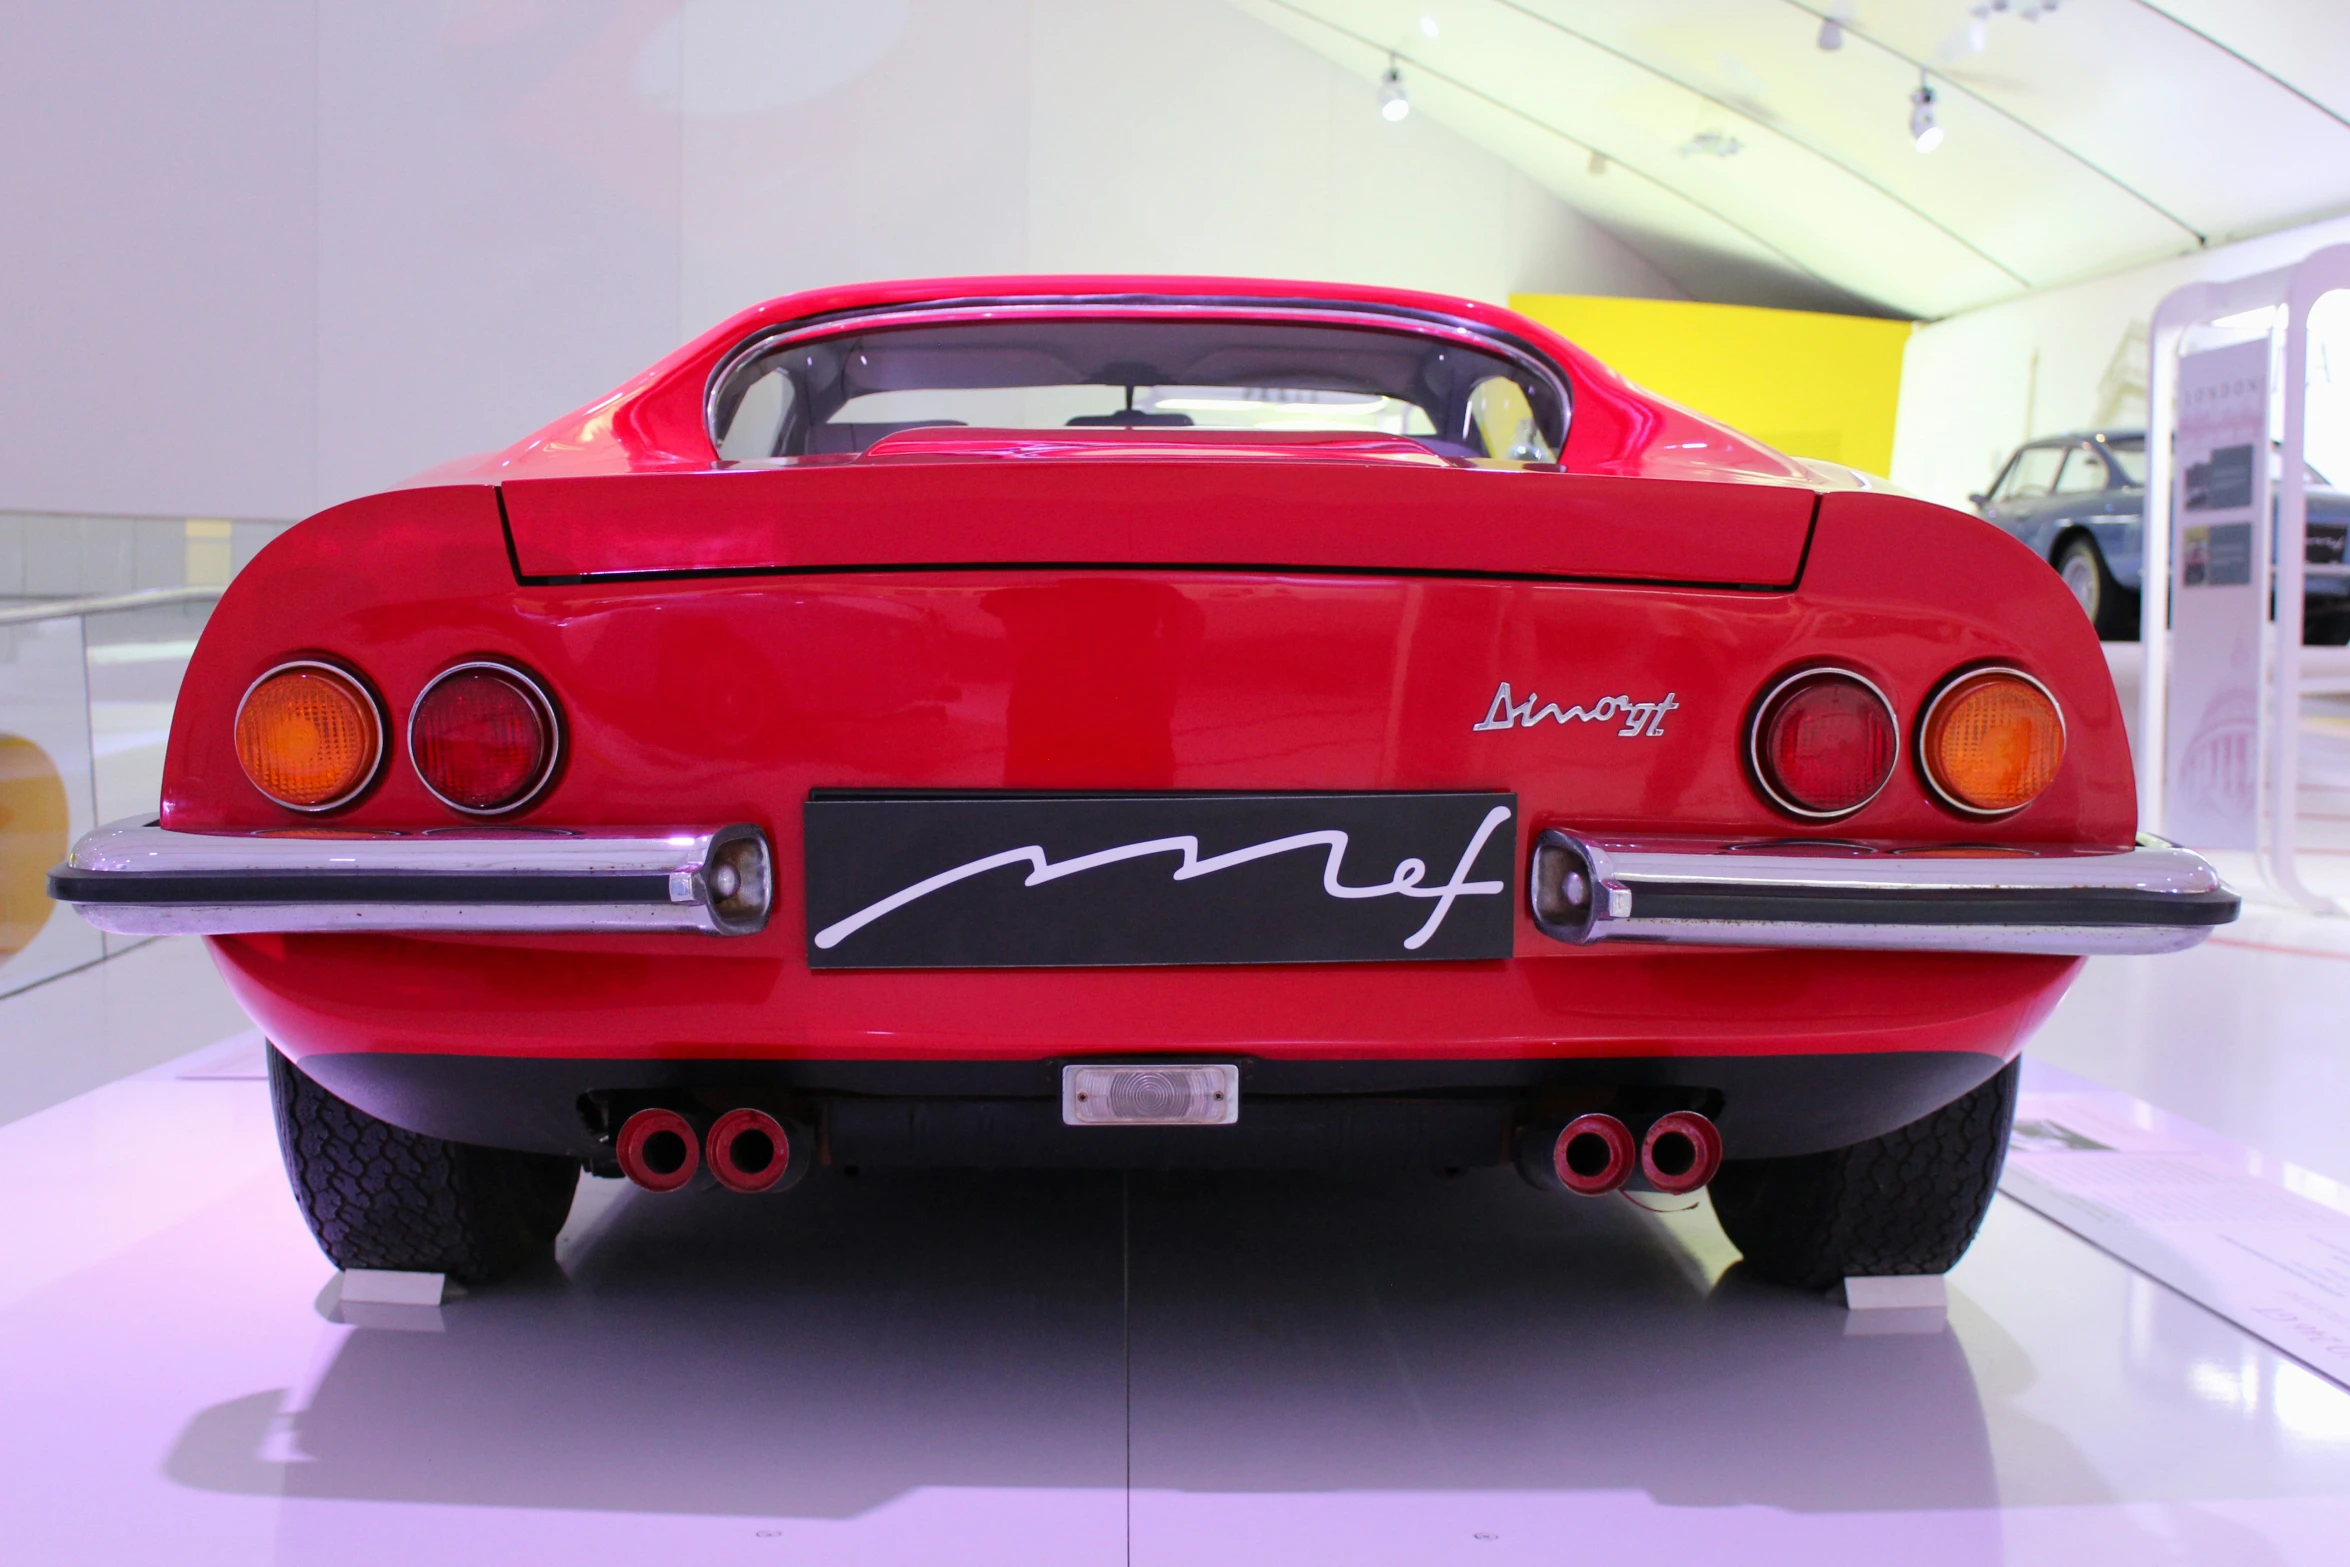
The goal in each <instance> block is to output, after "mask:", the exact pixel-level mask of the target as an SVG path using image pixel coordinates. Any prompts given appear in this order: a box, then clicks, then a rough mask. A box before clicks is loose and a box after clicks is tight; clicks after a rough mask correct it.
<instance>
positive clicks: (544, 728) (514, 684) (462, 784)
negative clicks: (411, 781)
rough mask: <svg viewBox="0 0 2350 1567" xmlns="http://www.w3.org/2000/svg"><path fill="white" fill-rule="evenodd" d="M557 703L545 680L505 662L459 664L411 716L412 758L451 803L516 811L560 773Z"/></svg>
mask: <svg viewBox="0 0 2350 1567" xmlns="http://www.w3.org/2000/svg"><path fill="white" fill-rule="evenodd" d="M557 744H558V741H557V737H556V730H555V707H554V704H553V703H552V702H550V701H548V700H547V696H546V693H545V692H544V691H542V690H540V689H539V685H538V682H537V681H535V680H533V679H531V678H530V677H529V676H528V675H525V674H523V673H522V672H521V671H520V670H518V669H510V668H508V667H507V666H506V665H504V664H460V665H458V666H457V667H456V668H455V669H451V670H448V671H445V672H444V673H442V674H441V675H440V676H439V677H438V678H437V679H435V680H434V681H433V683H432V684H431V685H428V686H426V687H425V688H424V692H423V694H422V695H420V696H419V697H417V699H416V707H415V710H414V711H413V712H411V713H410V714H409V715H408V757H409V760H410V761H412V762H414V763H415V764H416V776H417V777H419V778H421V779H423V780H424V786H425V787H426V788H427V789H430V790H431V791H432V792H433V793H434V794H435V795H436V796H438V797H439V798H440V800H441V802H442V803H443V804H445V805H451V806H454V807H456V808H457V809H458V810H460V811H464V812H466V813H468V814H470V815H476V816H487V815H494V814H495V813H497V812H500V811H511V810H513V809H514V808H515V807H517V806H519V805H522V804H524V803H526V802H527V801H529V800H530V799H531V798H532V797H533V796H534V795H536V794H537V793H538V792H539V791H540V790H541V789H543V788H545V787H546V783H547V780H548V779H549V778H551V777H553V776H554V772H555V752H556V746H557Z"/></svg>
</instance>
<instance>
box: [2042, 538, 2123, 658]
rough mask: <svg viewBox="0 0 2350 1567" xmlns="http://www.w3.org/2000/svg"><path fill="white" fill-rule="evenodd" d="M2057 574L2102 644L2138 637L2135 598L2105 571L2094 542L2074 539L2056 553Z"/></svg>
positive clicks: (2103, 561) (2101, 552)
mask: <svg viewBox="0 0 2350 1567" xmlns="http://www.w3.org/2000/svg"><path fill="white" fill-rule="evenodd" d="M2056 574H2057V575H2058V576H2060V577H2062V578H2064V585H2065V586H2066V587H2068V588H2070V589H2072V593H2073V597H2074V598H2076V599H2078V600H2079V601H2080V605H2081V613H2082V614H2084V615H2087V616H2088V617H2089V624H2090V625H2092V626H2095V627H2096V628H2097V635H2098V638H2099V639H2100V640H2101V641H2106V642H2128V641H2132V640H2134V639H2135V638H2136V637H2137V635H2138V603H2137V595H2136V594H2134V593H2130V592H2127V591H2125V590H2124V589H2123V587H2122V585H2121V584H2120V583H2118V582H2116V581H2114V580H2113V573H2112V572H2110V571H2108V570H2106V569H2105V554H2104V552H2103V551H2102V550H2100V549H2098V548H2097V541H2096V540H2095V539H2091V538H2086V537H2083V536H2080V535H2077V534H2076V535H2075V536H2074V537H2073V538H2072V539H2070V540H2068V541H2067V542H2066V544H2065V546H2064V548H2063V549H2060V550H2058V551H2057V552H2056Z"/></svg>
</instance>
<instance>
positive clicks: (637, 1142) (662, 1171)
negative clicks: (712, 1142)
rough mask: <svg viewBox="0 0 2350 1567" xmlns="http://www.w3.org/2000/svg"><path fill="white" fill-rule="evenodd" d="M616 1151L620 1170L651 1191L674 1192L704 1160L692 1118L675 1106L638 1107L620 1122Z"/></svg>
mask: <svg viewBox="0 0 2350 1567" xmlns="http://www.w3.org/2000/svg"><path fill="white" fill-rule="evenodd" d="M613 1153H614V1154H615V1155H616V1156H617V1157H618V1158H619V1160H620V1173H621V1174H622V1175H625V1176H627V1177H628V1178H629V1179H630V1180H631V1181H634V1182H635V1183H636V1184H637V1185H639V1186H641V1187H643V1188H644V1189H645V1190H646V1191H648V1192H673V1191H676V1190H678V1189H679V1188H680V1187H682V1186H684V1185H685V1184H686V1183H687V1182H689V1181H691V1180H692V1179H693V1178H694V1172H695V1171H696V1170H698V1169H700V1168H701V1164H702V1140H701V1138H700V1137H699V1136H697V1135H696V1134H695V1132H694V1124H693V1122H691V1121H689V1120H687V1119H686V1118H685V1117H684V1116H682V1115H679V1114H678V1113H677V1112H676V1111H675V1110H658V1109H656V1110H639V1111H638V1112H637V1113H636V1114H634V1115H632V1116H630V1117H629V1118H628V1119H627V1120H626V1121H623V1122H622V1123H621V1125H620V1136H619V1137H618V1138H616V1139H615V1140H614V1147H613Z"/></svg>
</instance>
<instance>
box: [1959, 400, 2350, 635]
mask: <svg viewBox="0 0 2350 1567" xmlns="http://www.w3.org/2000/svg"><path fill="white" fill-rule="evenodd" d="M2308 474H2309V542H2308V554H2307V560H2308V579H2307V582H2306V584H2305V596H2304V600H2303V614H2304V632H2303V635H2304V639H2305V640H2307V641H2310V642H2326V643H2334V644H2337V645H2339V644H2342V643H2346V642H2350V563H2346V562H2345V561H2344V559H2343V540H2344V538H2345V536H2346V535H2350V494H2345V493H2344V492H2342V491H2340V490H2337V489H2335V488H2333V487H2332V486H2331V485H2329V484H2328V483H2327V482H2326V480H2325V477H2324V476H2323V475H2322V474H2320V473H2319V472H2318V471H2317V470H2316V469H2314V468H2311V469H2309V470H2308ZM1971 499H1972V500H1973V501H1974V503H1975V509H1976V510H1977V511H1979V512H1981V513H1982V514H1983V516H1984V517H1985V518H1986V519H1988V520H1989V521H1990V522H1992V523H1993V524H1995V525H1996V526H1998V527H1999V528H2001V529H2003V530H2005V531H2006V532H2008V533H2011V534H2013V535H2015V536H2016V537H2017V538H2019V539H2021V540H2022V541H2023V542H2024V543H2025V545H2027V546H2028V547H2029V548H2030V549H2031V550H2032V551H2033V552H2034V553H2036V554H2037V555H2039V557H2040V558H2041V559H2042V560H2045V561H2047V562H2048V564H2050V565H2051V566H2054V567H2055V568H2056V570H2057V574H2058V575H2059V576H2061V577H2063V578H2064V582H2065V586H2066V587H2068V588H2071V589H2072V590H2073V597H2075V598H2077V599H2079V600H2080V601H2081V608H2082V610H2083V611H2084V612H2085V613H2087V615H2088V617H2089V619H2090V620H2091V621H2092V622H2094V623H2095V625H2096V627H2097V634H2098V635H2099V636H2101V637H2103V638H2105V639H2106V640H2107V641H2109V642H2118V641H2129V640H2133V639H2135V638H2136V636H2137V635H2138V585H2139V582H2140V580H2141V577H2140V571H2141V567H2142V565H2143V561H2144V554H2145V548H2144V542H2143V540H2144V535H2145V531H2146V528H2145V525H2146V434H2145V432H2144V431H2142V430H2086V431H2080V432H2077V433H2075V434H2071V435H2052V436H2048V437H2046V438H2044V439H2042V440H2037V441H2031V442H2028V443H2026V444H2025V445H2023V446H2021V447H2019V448H2017V449H2016V452H2015V454H2014V455H2013V456H2011V457H2009V458H2008V459H2007V466H2005V467H2004V468H2002V469H2000V470H1999V477H1998V478H1997V479H1996V480H1995V481H1993V483H1992V485H1991V489H1990V492H1989V493H1988V494H1984V495H1977V496H1973V497H1971Z"/></svg>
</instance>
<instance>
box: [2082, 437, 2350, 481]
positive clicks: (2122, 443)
mask: <svg viewBox="0 0 2350 1567" xmlns="http://www.w3.org/2000/svg"><path fill="white" fill-rule="evenodd" d="M2269 447H2270V450H2269V464H2268V476H2269V478H2270V479H2272V480H2273V479H2277V478H2279V477H2281V475H2282V471H2283V462H2284V457H2283V452H2282V450H2281V449H2280V447H2279V443H2277V442H2275V441H2271V442H2270V443H2269ZM2105 453H2106V455H2107V456H2109V457H2111V458H2112V459H2113V460H2114V464H2115V465H2116V466H2117V467H2119V468H2120V469H2121V471H2122V479H2123V482H2124V483H2127V484H2144V483H2145V482H2146V437H2144V436H2143V435H2122V436H2111V437H2108V438H2107V439H2106V441H2105ZM2301 472H2302V475H2303V477H2304V478H2305V479H2306V480H2307V482H2308V483H2311V484H2316V485H2325V486H2328V487H2330V486H2331V484H2332V481H2331V480H2329V479H2328V478H2327V477H2326V476H2325V475H2324V474H2322V473H2319V472H2318V471H2317V469H2316V467H2315V466H2314V465H2312V464H2310V463H2307V462H2304V463H2303V464H2302V465H2301Z"/></svg>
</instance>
